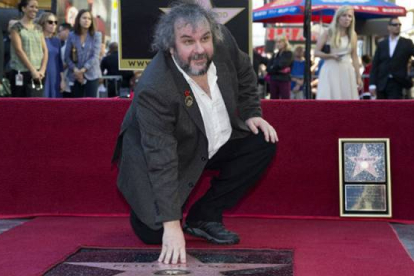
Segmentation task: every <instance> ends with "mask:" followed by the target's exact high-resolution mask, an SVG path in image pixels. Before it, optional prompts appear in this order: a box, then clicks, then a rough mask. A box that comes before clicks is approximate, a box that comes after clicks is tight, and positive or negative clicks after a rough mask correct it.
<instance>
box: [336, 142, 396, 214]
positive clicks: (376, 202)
mask: <svg viewBox="0 0 414 276" xmlns="http://www.w3.org/2000/svg"><path fill="white" fill-rule="evenodd" d="M339 198H340V200H339V201H340V215H341V216H342V217H388V218H389V217H391V216H392V204H391V203H392V201H391V173H390V143H389V139H388V138H372V139H371V138H341V139H339Z"/></svg>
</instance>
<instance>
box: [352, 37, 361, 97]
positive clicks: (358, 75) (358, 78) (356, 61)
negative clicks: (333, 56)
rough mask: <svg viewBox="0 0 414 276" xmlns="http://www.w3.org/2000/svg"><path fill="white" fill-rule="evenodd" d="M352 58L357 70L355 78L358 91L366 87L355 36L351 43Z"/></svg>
mask: <svg viewBox="0 0 414 276" xmlns="http://www.w3.org/2000/svg"><path fill="white" fill-rule="evenodd" d="M351 58H352V65H353V66H354V70H355V78H356V81H357V85H358V89H359V90H360V89H362V88H363V87H364V83H363V82H362V78H361V73H360V71H359V70H360V68H361V64H360V63H359V59H358V54H357V36H356V34H355V36H354V39H353V40H352V41H351Z"/></svg>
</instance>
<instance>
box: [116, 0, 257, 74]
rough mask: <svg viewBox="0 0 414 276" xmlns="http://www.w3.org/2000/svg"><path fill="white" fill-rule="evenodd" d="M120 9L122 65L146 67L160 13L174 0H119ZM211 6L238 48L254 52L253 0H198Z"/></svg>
mask: <svg viewBox="0 0 414 276" xmlns="http://www.w3.org/2000/svg"><path fill="white" fill-rule="evenodd" d="M119 2H120V5H119V9H118V19H119V20H118V33H119V45H120V48H119V66H120V68H121V69H123V70H144V69H145V68H146V67H147V65H148V64H149V63H150V62H151V59H152V58H153V57H154V55H155V52H154V51H152V50H151V43H152V40H153V34H154V29H155V25H156V23H157V22H158V19H159V17H160V16H161V15H162V14H164V13H165V12H169V8H168V7H169V5H170V4H171V3H172V2H173V1H172V0H151V1H149V0H120V1H119ZM197 2H198V3H200V5H202V6H203V7H205V8H206V9H210V10H212V11H213V12H214V13H215V14H216V16H217V21H219V23H221V24H223V25H225V26H226V27H227V28H228V29H229V30H230V32H231V33H232V35H233V36H234V38H235V40H236V42H237V44H238V45H239V48H240V49H241V50H242V51H243V52H245V53H248V54H249V55H250V56H252V40H251V36H252V4H251V2H252V1H249V0H197Z"/></svg>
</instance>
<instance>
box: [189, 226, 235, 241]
mask: <svg viewBox="0 0 414 276" xmlns="http://www.w3.org/2000/svg"><path fill="white" fill-rule="evenodd" d="M184 232H185V233H187V234H190V235H193V236H196V237H199V238H203V239H206V240H208V241H209V242H211V243H215V244H236V243H239V242H240V238H239V235H237V234H236V233H233V232H230V231H229V230H227V229H226V228H224V225H223V224H222V223H221V222H204V221H197V222H190V223H188V222H186V223H185V224H184Z"/></svg>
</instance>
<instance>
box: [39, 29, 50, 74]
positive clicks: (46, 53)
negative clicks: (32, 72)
mask: <svg viewBox="0 0 414 276" xmlns="http://www.w3.org/2000/svg"><path fill="white" fill-rule="evenodd" d="M41 36H42V38H41V41H42V51H43V58H42V64H41V66H40V69H39V75H40V78H41V79H43V78H44V77H45V72H46V66H47V60H48V59H49V51H48V49H47V45H46V40H45V37H44V36H43V34H42V35H41Z"/></svg>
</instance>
